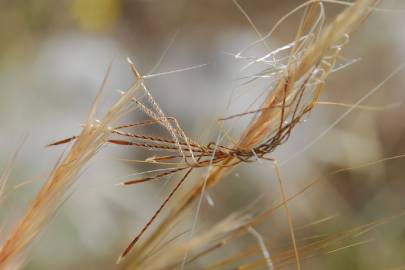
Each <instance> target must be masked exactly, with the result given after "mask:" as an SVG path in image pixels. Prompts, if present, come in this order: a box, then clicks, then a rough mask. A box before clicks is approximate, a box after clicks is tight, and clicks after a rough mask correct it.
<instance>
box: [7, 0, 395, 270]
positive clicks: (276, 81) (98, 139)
mask: <svg viewBox="0 0 405 270" xmlns="http://www.w3.org/2000/svg"><path fill="white" fill-rule="evenodd" d="M326 2H330V3H335V4H342V5H345V6H347V7H346V8H345V9H344V10H343V11H342V12H341V13H340V14H339V15H338V16H336V18H334V19H333V20H331V22H330V23H328V24H326V22H325V14H324V8H325V7H324V4H325V3H326ZM377 2H378V1H376V0H357V1H355V2H354V3H353V4H348V3H347V2H340V1H332V0H331V1H317V0H313V1H308V2H305V3H304V4H302V5H300V6H299V7H297V8H296V9H295V10H293V11H292V12H291V13H289V14H287V15H286V16H285V17H284V18H282V19H281V20H280V22H279V23H281V22H282V21H283V20H285V19H286V18H287V17H288V16H290V15H292V14H294V13H296V12H301V11H302V10H304V15H303V17H302V20H301V23H300V25H299V26H298V27H297V33H296V37H295V40H294V41H293V42H291V43H290V44H287V45H285V46H284V47H282V48H280V49H277V50H273V51H269V52H268V54H266V55H264V56H261V57H258V58H256V59H250V61H251V62H250V65H254V64H255V63H258V62H262V63H263V62H265V63H268V64H269V68H268V69H265V70H263V71H262V72H261V73H259V74H257V76H269V77H271V78H272V83H271V84H270V85H268V87H267V90H268V91H267V97H266V99H265V101H264V103H263V104H262V105H261V106H260V107H259V108H256V109H252V110H250V111H247V112H241V113H240V114H237V115H231V116H226V117H223V118H221V119H219V121H218V123H219V126H221V127H223V128H222V130H221V132H222V134H221V136H220V137H219V138H218V140H217V141H213V142H208V143H200V142H197V141H195V140H193V139H192V138H190V137H189V136H187V135H186V132H185V131H184V130H183V129H182V128H181V123H178V122H177V120H176V119H175V118H173V117H168V116H166V114H165V113H163V111H162V110H161V108H160V107H159V105H158V102H157V101H156V100H155V99H154V98H153V96H152V94H151V93H150V91H149V90H148V86H147V81H146V77H147V76H143V75H142V74H141V73H140V72H139V71H138V70H137V68H136V67H135V65H134V64H133V63H132V62H131V61H129V63H130V66H131V68H132V71H133V73H134V76H135V82H134V84H133V86H131V87H130V88H129V89H128V90H126V91H125V92H122V93H121V98H120V99H119V100H118V101H117V102H116V103H115V104H114V105H113V106H112V107H111V108H110V110H109V111H108V112H107V113H106V114H105V116H104V118H102V120H97V119H96V111H97V106H98V104H99V101H100V98H101V93H102V91H101V90H100V91H99V94H98V96H97V98H96V100H95V102H94V104H93V106H92V108H91V111H90V113H89V116H88V119H87V120H86V122H85V123H84V124H83V126H82V128H83V130H82V132H81V133H80V134H79V135H77V136H74V137H71V138H68V139H64V140H61V141H58V142H55V143H52V144H50V145H49V146H56V145H60V144H65V143H69V142H72V143H73V145H72V146H71V147H70V149H69V151H68V152H67V153H66V154H64V155H63V157H61V159H60V161H58V163H57V165H56V166H55V169H54V170H53V171H52V173H51V175H50V176H49V178H48V180H47V182H46V184H45V185H44V186H43V187H42V189H41V190H40V192H39V193H38V194H37V195H36V197H35V198H34V199H33V201H32V202H31V204H30V206H29V207H28V208H27V210H26V212H25V214H24V215H23V216H22V217H21V219H20V220H19V221H18V222H17V223H16V224H15V225H14V226H13V229H12V230H11V231H10V232H8V233H7V237H6V240H5V241H4V242H3V244H2V247H1V250H0V268H1V269H12V268H13V267H15V268H18V267H19V266H21V265H22V263H21V261H22V260H23V259H24V257H25V250H26V248H27V246H29V245H30V243H31V242H32V240H33V239H35V237H36V236H37V235H38V233H39V232H41V230H42V229H43V228H44V226H45V225H46V224H47V223H48V222H49V220H50V219H51V218H52V216H53V215H54V214H55V211H57V210H58V207H59V206H60V205H61V203H62V202H63V201H64V200H65V199H66V197H67V196H68V195H69V191H70V187H71V186H72V184H73V183H74V182H75V181H76V180H77V178H78V175H79V174H80V172H81V171H82V169H83V168H84V166H85V165H86V164H87V162H88V161H89V160H90V159H91V158H92V157H93V156H94V155H95V154H97V152H98V151H99V150H100V148H101V147H103V146H104V145H106V144H115V145H120V146H126V147H134V148H143V149H145V150H147V151H150V153H151V154H150V157H149V158H148V159H146V160H145V161H143V162H147V163H151V164H154V165H161V166H162V167H161V168H160V169H159V170H156V172H152V173H151V174H149V175H148V176H147V177H144V178H139V179H132V180H128V181H125V182H123V183H121V185H122V186H128V185H134V184H139V183H142V182H147V181H158V180H159V179H160V178H162V177H165V176H169V175H172V174H176V178H177V182H176V183H175V184H174V186H173V187H172V189H171V191H170V193H169V195H168V196H167V197H166V198H164V199H163V200H162V204H161V206H160V207H159V208H158V209H157V210H156V211H155V213H154V214H153V215H152V217H151V218H150V220H148V221H147V222H146V223H145V226H143V228H142V229H141V230H140V231H139V232H137V233H136V234H135V237H134V238H133V239H132V240H131V241H130V242H129V245H128V246H127V247H126V248H125V249H124V250H123V251H122V253H121V255H120V257H119V259H118V262H119V263H121V264H120V266H122V268H125V269H179V268H180V269H183V268H188V266H189V265H191V266H190V267H191V268H190V269H195V268H193V267H192V264H193V263H194V262H195V261H197V260H199V259H203V258H204V257H207V256H211V255H212V254H215V253H216V251H218V250H220V249H221V248H222V247H224V246H226V245H232V243H233V242H234V241H237V239H239V238H241V237H244V236H245V235H247V234H248V235H251V236H252V237H253V238H254V239H255V243H254V244H252V245H250V246H248V247H247V248H246V249H244V250H242V251H237V252H235V253H234V254H231V255H228V256H226V257H222V258H221V257H220V256H217V257H214V259H212V260H211V261H209V263H207V262H206V263H205V267H204V269H230V268H232V267H233V268H235V269H236V268H237V269H265V268H266V269H283V268H284V267H288V266H293V267H295V268H296V269H301V268H302V262H303V261H304V260H306V259H308V258H311V257H313V256H316V255H321V254H322V252H321V251H322V250H324V249H325V248H328V247H336V245H338V246H340V247H341V248H343V247H347V246H350V245H358V244H362V243H364V241H357V242H356V241H353V240H352V239H353V237H354V236H356V237H358V236H360V235H362V234H364V233H365V232H367V231H369V230H371V229H373V228H376V227H377V226H380V225H382V224H385V223H386V222H389V221H390V220H391V218H386V219H382V220H377V221H375V222H373V223H370V224H367V225H364V226H360V227H357V228H353V229H351V230H347V231H341V232H337V233H335V234H332V235H328V236H325V237H321V238H319V239H315V240H311V241H298V240H297V238H296V236H295V230H296V229H295V228H294V222H293V217H292V216H291V214H290V212H289V206H288V203H289V202H290V201H291V200H293V199H294V198H296V197H298V196H300V195H301V194H302V193H304V192H305V191H306V190H307V189H309V188H310V187H312V186H313V185H314V184H316V183H317V182H319V181H320V180H321V179H315V180H314V181H313V182H311V183H310V184H308V185H307V186H306V187H304V188H303V189H302V190H301V191H300V192H299V193H296V194H293V195H290V196H288V195H287V194H286V193H285V191H284V186H283V181H282V176H281V171H280V169H279V166H278V164H277V162H276V161H275V160H273V159H272V157H271V153H272V152H273V151H274V150H275V149H276V148H277V147H279V146H280V145H282V144H284V143H286V141H287V140H288V138H289V136H290V134H291V132H293V129H294V127H295V126H296V125H297V124H299V123H300V122H301V121H302V119H303V117H305V116H307V115H308V114H309V113H310V112H311V110H312V109H313V108H314V106H315V105H316V104H317V103H318V98H319V96H320V94H321V92H322V90H323V89H324V87H325V83H327V78H328V76H329V75H330V74H331V73H333V72H334V71H335V70H337V69H338V68H340V66H339V64H338V62H339V59H340V56H341V55H340V54H341V51H342V49H343V47H344V45H345V44H347V42H349V41H350V36H351V34H352V33H353V31H354V30H356V28H357V27H358V26H359V25H360V24H361V23H363V21H364V20H365V19H366V18H367V17H368V16H369V15H370V13H371V12H372V11H373V10H374V8H375V6H376V4H377ZM235 3H236V4H237V5H238V3H237V2H235ZM239 7H240V6H239ZM240 8H241V7H240ZM242 11H243V10H242ZM245 15H246V16H247V14H245ZM279 23H278V24H276V25H275V26H274V28H273V30H272V31H271V32H270V33H268V34H267V35H262V34H261V33H260V32H258V31H257V34H258V36H259V40H258V41H257V42H256V43H255V44H258V43H266V42H268V39H269V37H270V36H271V34H272V33H273V32H274V31H275V30H276V29H277V28H278V26H279ZM253 27H254V25H253ZM255 44H252V46H254V45H255ZM282 54H284V57H282V56H281V55H282ZM244 57H245V56H244V51H241V52H240V53H239V54H237V55H235V58H236V59H238V58H239V59H240V58H244ZM107 77H108V73H107V76H106V78H105V80H106V79H107ZM105 80H104V82H103V86H102V87H101V89H103V88H104V84H105ZM359 104H360V102H359V103H358V104H355V105H353V106H351V107H350V108H351V109H353V108H355V107H356V106H359ZM132 111H138V112H139V111H140V112H142V113H144V114H145V115H146V116H147V117H148V119H147V120H145V121H142V122H138V123H130V124H120V121H121V120H122V118H123V117H124V116H125V115H127V114H128V113H129V112H132ZM243 117H252V120H251V122H250V124H249V125H248V126H247V127H246V129H245V131H244V132H243V134H241V136H240V137H239V138H234V137H233V135H231V134H230V132H229V131H228V130H226V128H224V126H226V123H227V122H228V121H232V120H234V119H239V118H243ZM148 125H157V126H160V127H162V128H163V129H164V130H165V131H166V133H167V136H166V137H159V136H154V135H149V134H140V133H136V131H134V130H136V129H137V128H138V127H142V126H148ZM223 141H227V143H223ZM250 162H271V163H272V164H273V166H274V170H275V172H276V174H277V177H278V181H279V188H280V192H281V194H282V199H283V200H282V201H281V202H279V203H277V204H276V205H274V206H272V207H271V208H268V209H260V210H255V211H253V210H252V209H243V210H240V211H239V212H237V213H231V214H230V215H229V216H228V217H226V218H224V219H223V220H222V221H220V222H218V223H217V224H216V225H214V226H212V227H210V228H208V229H206V230H204V231H198V232H197V229H196V224H197V221H198V215H199V209H200V207H201V201H202V198H203V195H204V194H205V191H206V190H207V189H210V188H213V187H214V186H215V185H216V184H217V183H218V182H219V181H221V179H222V178H223V177H224V176H225V175H227V174H228V173H229V172H230V171H231V170H232V169H234V168H235V167H236V166H238V165H240V164H243V163H250ZM379 162H382V161H379ZM369 165H370V164H365V165H362V166H369ZM203 168H205V170H206V171H207V173H206V174H204V173H203V176H200V180H199V181H198V182H197V185H195V186H193V187H191V188H189V187H186V186H185V185H184V183H185V182H186V181H187V180H188V179H189V178H190V177H191V173H192V172H193V171H195V170H201V169H203ZM351 169H353V168H345V169H341V170H337V171H333V172H331V173H330V175H333V174H337V173H341V172H343V171H346V170H351ZM7 175H8V171H6V172H5V173H4V177H3V178H4V179H6V178H7ZM3 182H5V180H3ZM183 187H184V189H182V188H183ZM179 191H181V192H179ZM176 195H178V196H176ZM174 200H176V201H175V202H173V201H174ZM280 208H281V209H283V210H284V212H285V215H286V216H287V221H288V227H289V236H288V237H289V238H290V241H291V245H289V246H288V247H287V248H285V249H284V250H280V251H277V252H270V251H269V250H268V243H267V240H266V237H265V236H263V235H261V234H260V233H259V232H258V231H256V230H255V228H254V227H255V225H257V224H259V223H261V222H262V221H263V220H265V219H267V218H268V217H269V216H270V215H271V214H272V213H273V212H274V211H275V210H277V209H280ZM163 210H166V211H167V212H166V213H165V215H160V214H161V213H162V212H163ZM188 211H195V212H194V214H193V215H192V216H193V220H192V227H191V229H190V230H189V231H187V232H186V233H184V232H180V231H179V230H176V226H177V224H178V223H179V221H181V220H182V219H185V218H187V217H185V213H187V212H188ZM152 224H153V225H155V227H156V228H153V230H151V225H152ZM147 232H148V234H149V235H148V236H147V235H146V233H147ZM184 235H187V236H186V237H183V236H184ZM335 249H336V250H335V251H337V249H338V248H335ZM335 251H330V252H335ZM28 256H29V255H28ZM233 268H232V269H233Z"/></svg>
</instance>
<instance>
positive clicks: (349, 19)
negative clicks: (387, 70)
mask: <svg viewBox="0 0 405 270" xmlns="http://www.w3.org/2000/svg"><path fill="white" fill-rule="evenodd" d="M310 2H311V3H312V4H311V5H310V7H309V9H308V10H307V13H306V16H305V17H304V20H303V21H302V23H301V25H300V28H299V30H298V33H297V36H296V40H295V43H294V46H293V48H292V49H291V54H290V56H289V61H288V64H287V66H286V67H285V68H283V70H282V76H281V77H280V78H279V80H278V82H277V83H276V84H275V85H273V86H272V87H271V88H270V89H269V94H268V96H267V98H266V100H265V102H264V103H263V105H262V106H261V109H259V110H257V112H259V113H260V114H259V115H258V116H256V117H255V118H254V119H253V121H252V122H251V124H250V125H249V126H248V127H247V129H246V131H245V132H244V134H243V135H242V136H241V138H240V139H239V141H238V143H237V144H236V145H233V146H230V147H229V148H231V149H238V151H239V152H243V153H251V156H256V154H257V153H259V154H261V156H263V155H264V154H266V153H270V152H271V151H273V150H274V149H275V148H276V147H277V146H278V145H280V144H282V143H283V142H284V141H285V140H286V139H287V138H288V136H289V135H290V132H291V130H292V128H293V127H294V126H295V124H297V123H298V122H299V121H300V118H301V117H302V116H303V115H305V114H307V113H308V112H310V111H311V110H312V108H313V107H314V106H315V104H316V102H317V100H318V97H319V95H320V93H321V91H322V89H323V87H324V83H325V80H326V78H327V77H328V75H329V74H330V73H331V72H332V71H333V67H334V66H335V63H336V59H337V57H338V56H339V54H340V51H341V48H342V47H343V45H345V42H344V43H343V44H338V43H339V42H342V41H347V39H348V34H349V33H351V32H352V31H354V30H355V28H356V27H357V26H358V25H359V24H360V23H361V22H362V21H363V20H364V19H365V18H366V17H367V16H368V15H369V14H370V13H371V11H372V9H373V7H374V6H375V5H376V4H377V0H358V1H356V2H355V3H354V4H353V5H351V6H350V7H348V8H346V9H345V10H344V11H343V12H342V13H341V14H339V15H338V16H337V17H336V18H335V20H334V21H333V22H332V23H331V24H329V25H328V26H327V27H326V28H325V29H324V30H323V29H322V31H320V33H319V34H318V35H315V36H314V37H310V38H304V39H302V38H303V37H305V35H306V33H308V32H310V31H312V30H311V27H312V26H313V24H314V23H315V21H316V18H315V12H314V9H315V10H316V5H317V4H319V3H320V2H321V1H310ZM332 2H333V1H332ZM309 82H312V86H309V85H310V83H309ZM314 82H315V83H314ZM305 91H306V95H308V94H307V93H308V92H310V95H311V98H310V99H309V101H306V104H304V105H301V104H300V103H301V102H304V101H303V96H304V92H305ZM290 103H293V104H294V106H289V105H287V104H290ZM287 119H288V120H289V123H288V124H285V121H286V120H287ZM240 162H241V160H240V158H238V156H237V155H233V156H232V155H230V156H228V157H226V158H224V159H223V160H221V161H220V162H218V164H216V166H212V167H211V168H210V170H209V173H208V177H207V178H206V179H205V180H206V182H205V183H206V188H211V187H213V186H215V185H216V184H217V183H218V182H219V181H220V180H221V179H222V178H223V177H224V176H225V175H226V174H228V173H229V172H230V171H231V170H232V169H233V168H234V167H235V165H236V164H239V163H240ZM205 183H204V179H202V180H201V181H200V182H199V184H198V185H197V186H196V187H194V188H193V189H192V191H191V192H189V193H187V194H186V195H185V196H184V197H183V198H182V199H181V200H180V201H179V203H177V204H176V205H174V206H173V207H172V208H171V209H170V212H169V213H168V214H167V216H166V217H165V218H164V219H163V221H162V222H161V224H160V225H159V227H158V228H157V229H156V230H155V232H154V233H153V234H152V235H151V236H150V238H149V239H147V240H146V241H145V242H143V243H142V245H141V246H140V248H139V249H138V250H137V253H136V256H135V258H133V262H132V263H131V269H142V267H145V266H146V265H147V264H145V263H146V262H145V261H147V260H148V254H149V252H150V251H151V250H153V248H154V246H156V245H158V243H159V239H161V238H162V237H163V235H165V234H166V233H168V231H169V230H170V228H171V227H172V226H173V224H175V223H176V222H177V220H178V219H179V217H180V216H181V214H183V213H184V212H185V210H186V209H188V206H190V205H191V204H192V203H193V202H194V201H195V199H196V198H197V197H198V196H199V195H200V194H201V191H202V190H203V189H204V188H205Z"/></svg>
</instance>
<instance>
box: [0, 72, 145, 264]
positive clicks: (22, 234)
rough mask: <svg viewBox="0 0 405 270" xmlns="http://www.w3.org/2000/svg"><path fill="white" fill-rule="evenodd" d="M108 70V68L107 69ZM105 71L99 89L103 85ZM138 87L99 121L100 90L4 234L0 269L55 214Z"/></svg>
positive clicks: (15, 259)
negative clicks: (78, 128) (63, 150)
mask: <svg viewBox="0 0 405 270" xmlns="http://www.w3.org/2000/svg"><path fill="white" fill-rule="evenodd" d="M109 70H110V68H109V69H108V72H109ZM108 72H107V75H106V77H105V79H104V81H103V84H102V87H101V90H102V89H103V87H104V85H105V81H106V79H107V76H108ZM139 87H140V84H139V83H135V84H134V85H133V86H132V87H131V88H129V89H128V91H127V92H126V93H124V94H123V95H122V96H121V97H120V99H119V100H118V101H117V102H116V103H115V104H114V105H113V106H112V107H111V108H110V109H109V111H108V112H107V113H106V115H105V116H104V118H103V119H102V120H97V119H96V111H97V106H98V103H99V100H100V96H101V92H102V91H101V90H100V91H99V93H98V95H97V97H96V99H95V101H94V104H93V105H92V107H91V110H90V113H89V115H88V118H87V121H86V122H85V124H84V125H83V130H82V132H81V133H80V135H78V136H77V137H75V139H76V140H75V142H74V144H73V145H72V147H71V148H70V150H69V151H68V153H67V154H66V155H65V157H63V158H61V160H60V161H59V162H58V163H57V164H56V166H55V168H54V170H53V171H52V172H51V174H50V176H49V178H48V180H47V181H46V183H45V184H44V186H43V187H42V188H41V190H40V191H39V192H38V194H37V195H36V196H35V198H34V199H33V200H32V202H31V204H30V206H29V207H28V209H27V210H26V211H25V213H24V215H23V216H22V217H21V218H20V220H19V221H18V222H17V223H16V224H15V225H14V226H13V228H12V230H11V231H10V233H9V234H8V235H7V238H6V240H5V241H4V244H3V245H2V246H1V248H0V269H10V268H11V267H12V265H13V264H15V263H17V262H18V261H19V260H22V259H23V255H24V250H25V249H26V248H27V246H28V245H29V244H30V243H31V242H32V241H33V240H34V239H35V237H36V236H37V235H38V234H39V233H40V232H41V230H42V229H43V228H44V226H45V225H46V224H47V223H48V222H49V220H50V218H52V216H53V215H54V214H55V212H56V211H57V209H58V207H59V206H60V204H61V203H62V202H63V200H64V199H65V198H66V195H67V194H68V193H69V190H70V189H69V188H70V187H71V186H72V185H73V184H74V182H75V181H76V179H77V176H78V175H79V173H80V172H81V170H82V169H83V167H84V166H85V165H86V164H87V163H88V161H89V160H90V159H91V158H92V157H93V156H94V155H95V154H96V153H97V152H98V150H100V148H101V147H102V146H103V145H104V144H105V143H106V142H107V141H108V140H109V138H110V136H111V134H112V129H111V125H112V124H114V123H116V122H117V121H119V120H120V119H121V118H122V117H123V116H124V115H126V114H127V113H128V112H129V111H130V110H132V109H133V107H134V104H133V101H132V98H133V96H134V94H135V92H136V91H138V89H139ZM72 139H73V138H70V139H67V140H64V141H63V142H68V141H70V140H72Z"/></svg>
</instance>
